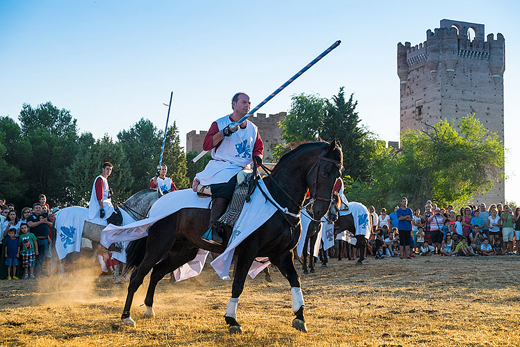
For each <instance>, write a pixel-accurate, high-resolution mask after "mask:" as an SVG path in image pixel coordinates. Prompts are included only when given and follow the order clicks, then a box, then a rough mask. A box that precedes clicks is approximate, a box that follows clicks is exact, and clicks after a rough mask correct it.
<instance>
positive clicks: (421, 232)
mask: <svg viewBox="0 0 520 347" xmlns="http://www.w3.org/2000/svg"><path fill="white" fill-rule="evenodd" d="M415 236H417V243H416V244H415V247H416V248H417V251H418V252H419V251H420V248H421V247H422V246H423V245H424V229H423V227H418V228H417V234H415Z"/></svg>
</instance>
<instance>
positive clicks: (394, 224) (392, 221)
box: [389, 206, 399, 229]
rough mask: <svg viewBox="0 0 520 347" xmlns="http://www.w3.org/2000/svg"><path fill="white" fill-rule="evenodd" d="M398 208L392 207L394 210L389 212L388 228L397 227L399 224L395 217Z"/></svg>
mask: <svg viewBox="0 0 520 347" xmlns="http://www.w3.org/2000/svg"><path fill="white" fill-rule="evenodd" d="M398 209H399V206H396V207H394V212H392V213H390V214H389V217H390V226H389V228H390V229H393V228H398V225H399V218H398V217H397V214H396V212H397V210H398Z"/></svg>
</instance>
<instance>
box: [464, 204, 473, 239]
mask: <svg viewBox="0 0 520 347" xmlns="http://www.w3.org/2000/svg"><path fill="white" fill-rule="evenodd" d="M472 218H473V217H472V216H471V209H470V208H469V207H466V208H464V215H463V217H462V236H464V237H465V238H466V239H467V240H468V244H470V243H471V241H470V240H469V232H470V229H471V219H472Z"/></svg>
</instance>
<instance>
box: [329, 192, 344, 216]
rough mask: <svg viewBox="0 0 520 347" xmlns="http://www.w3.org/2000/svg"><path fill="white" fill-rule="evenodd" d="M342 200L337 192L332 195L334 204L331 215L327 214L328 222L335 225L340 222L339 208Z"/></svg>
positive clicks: (331, 207)
mask: <svg viewBox="0 0 520 347" xmlns="http://www.w3.org/2000/svg"><path fill="white" fill-rule="evenodd" d="M340 203H341V199H340V197H339V194H338V193H337V192H333V193H332V203H331V204H330V207H329V213H327V220H328V221H329V222H331V223H335V222H336V221H337V220H338V215H339V206H340Z"/></svg>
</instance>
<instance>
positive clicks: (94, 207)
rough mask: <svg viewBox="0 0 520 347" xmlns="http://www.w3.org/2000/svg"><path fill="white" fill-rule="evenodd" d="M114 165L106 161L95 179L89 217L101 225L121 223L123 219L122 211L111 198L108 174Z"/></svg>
mask: <svg viewBox="0 0 520 347" xmlns="http://www.w3.org/2000/svg"><path fill="white" fill-rule="evenodd" d="M112 167H113V165H112V164H111V163H109V162H105V163H104V164H103V166H102V173H101V175H99V176H98V177H96V180H95V181H94V185H93V186H92V194H91V195H90V204H89V207H88V210H89V219H90V221H91V222H93V223H96V224H101V225H106V224H107V223H112V224H115V225H121V222H122V220H123V218H122V216H121V212H119V210H118V209H117V208H115V207H114V205H113V204H112V200H111V199H110V187H109V186H108V180H107V178H108V176H110V174H111V173H112Z"/></svg>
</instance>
